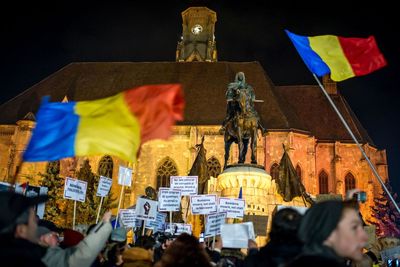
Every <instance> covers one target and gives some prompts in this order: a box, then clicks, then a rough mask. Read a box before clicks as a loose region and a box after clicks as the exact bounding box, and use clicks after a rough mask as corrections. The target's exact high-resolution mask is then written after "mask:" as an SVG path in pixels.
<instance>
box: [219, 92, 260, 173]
mask: <svg viewBox="0 0 400 267" xmlns="http://www.w3.org/2000/svg"><path fill="white" fill-rule="evenodd" d="M248 94H249V92H248V91H247V90H240V89H236V90H235V97H234V98H233V101H234V102H235V103H234V105H233V108H234V116H233V118H232V119H231V120H230V121H229V122H228V123H227V126H226V131H225V133H224V141H225V162H224V169H225V168H226V166H227V162H228V159H229V151H230V148H231V145H232V143H233V142H235V143H237V144H238V146H239V161H238V163H244V161H245V159H246V154H247V149H248V145H249V142H250V146H251V163H252V164H257V158H256V155H257V129H258V128H259V123H260V122H259V117H258V114H257V111H255V109H254V103H253V99H252V97H251V96H250V95H248Z"/></svg>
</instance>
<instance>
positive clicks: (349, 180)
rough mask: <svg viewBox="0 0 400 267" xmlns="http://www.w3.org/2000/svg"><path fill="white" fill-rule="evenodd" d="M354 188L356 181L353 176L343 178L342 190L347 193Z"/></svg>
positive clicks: (347, 175) (349, 174) (348, 175)
mask: <svg viewBox="0 0 400 267" xmlns="http://www.w3.org/2000/svg"><path fill="white" fill-rule="evenodd" d="M354 188H356V179H355V178H354V176H353V174H351V173H348V174H346V176H345V177H344V189H345V190H346V192H347V191H349V190H351V189H354Z"/></svg>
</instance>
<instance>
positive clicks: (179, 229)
mask: <svg viewBox="0 0 400 267" xmlns="http://www.w3.org/2000/svg"><path fill="white" fill-rule="evenodd" d="M165 226H166V227H165V232H168V233H171V229H170V227H171V224H170V223H167V224H166V225H165ZM172 232H173V234H178V235H179V234H182V233H188V234H189V235H191V234H192V225H191V224H186V223H173V224H172Z"/></svg>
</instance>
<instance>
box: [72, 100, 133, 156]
mask: <svg viewBox="0 0 400 267" xmlns="http://www.w3.org/2000/svg"><path fill="white" fill-rule="evenodd" d="M75 113H76V114H77V115H78V116H80V121H79V126H78V131H77V134H76V140H75V155H77V156H87V155H96V154H111V155H116V156H118V157H120V158H121V159H124V160H127V161H131V162H132V161H134V160H135V159H136V155H137V150H138V148H139V146H140V125H139V121H138V120H137V118H136V117H135V116H134V115H133V114H132V113H131V112H130V110H129V109H128V107H127V105H126V102H125V100H124V97H123V94H122V93H120V94H117V95H115V96H112V97H108V98H103V99H99V100H94V101H82V102H77V104H76V107H75Z"/></svg>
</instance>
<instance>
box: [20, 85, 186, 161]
mask: <svg viewBox="0 0 400 267" xmlns="http://www.w3.org/2000/svg"><path fill="white" fill-rule="evenodd" d="M183 108H184V99H183V93H182V88H181V85H179V84H160V85H146V86H140V87H137V88H133V89H130V90H126V91H124V92H121V93H119V94H117V95H114V96H111V97H107V98H103V99H99V100H93V101H81V102H68V103H60V102H55V103H48V102H45V103H43V104H42V105H41V107H40V108H39V111H38V113H37V123H36V127H35V129H34V130H33V134H32V138H31V140H30V142H29V144H28V147H27V149H26V151H25V153H24V156H23V159H24V161H31V162H34V161H53V160H58V159H61V158H66V157H74V156H89V155H96V154H110V155H114V156H118V157H119V158H121V159H124V160H127V161H130V162H132V161H134V160H135V159H136V156H137V153H138V150H139V148H140V145H141V144H142V143H144V142H146V141H148V140H151V139H167V138H168V137H169V136H170V135H171V132H172V129H171V128H172V125H173V124H175V121H177V120H183Z"/></svg>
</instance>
